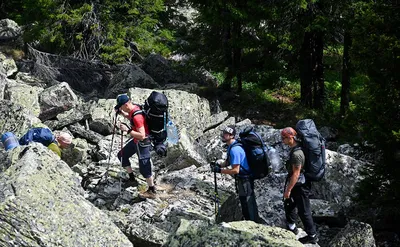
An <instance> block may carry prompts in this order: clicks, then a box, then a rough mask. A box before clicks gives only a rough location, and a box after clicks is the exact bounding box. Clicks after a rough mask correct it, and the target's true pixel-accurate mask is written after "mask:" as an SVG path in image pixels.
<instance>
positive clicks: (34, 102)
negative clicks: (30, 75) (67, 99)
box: [4, 81, 43, 117]
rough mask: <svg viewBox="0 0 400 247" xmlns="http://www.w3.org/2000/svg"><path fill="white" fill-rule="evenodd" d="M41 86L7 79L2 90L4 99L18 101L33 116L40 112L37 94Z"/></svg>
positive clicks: (40, 90) (41, 89)
mask: <svg viewBox="0 0 400 247" xmlns="http://www.w3.org/2000/svg"><path fill="white" fill-rule="evenodd" d="M42 91H43V88H40V87H36V86H30V85H26V84H21V83H17V82H15V81H9V82H8V83H7V86H6V87H5V91H4V99H6V100H10V101H13V102H15V103H18V104H20V105H22V106H23V107H25V108H26V109H28V110H29V111H31V112H32V113H33V115H34V116H35V117H38V116H39V114H40V105H39V94H40V93H41V92H42Z"/></svg>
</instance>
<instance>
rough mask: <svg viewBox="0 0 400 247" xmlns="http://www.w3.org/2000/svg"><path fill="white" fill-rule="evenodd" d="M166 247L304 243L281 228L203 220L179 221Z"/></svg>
mask: <svg viewBox="0 0 400 247" xmlns="http://www.w3.org/2000/svg"><path fill="white" fill-rule="evenodd" d="M167 246H170V247H178V246H179V247H190V246H193V247H194V246H265V247H275V246H276V247H277V246H282V247H289V246H291V247H295V246H298V247H300V246H303V245H302V244H301V243H300V242H298V241H297V240H296V238H295V236H294V235H293V233H291V232H289V231H286V230H283V229H281V228H274V227H268V226H263V225H260V224H256V223H254V222H251V221H238V222H231V223H225V224H222V225H211V224H208V223H207V222H202V221H194V222H193V221H186V220H182V221H181V224H180V226H179V228H178V230H177V231H176V234H175V235H173V236H172V237H171V238H170V239H169V241H168V243H167Z"/></svg>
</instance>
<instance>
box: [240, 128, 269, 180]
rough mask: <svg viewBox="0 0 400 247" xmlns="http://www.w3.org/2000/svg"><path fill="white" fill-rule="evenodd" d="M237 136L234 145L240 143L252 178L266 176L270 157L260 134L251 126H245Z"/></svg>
mask: <svg viewBox="0 0 400 247" xmlns="http://www.w3.org/2000/svg"><path fill="white" fill-rule="evenodd" d="M239 137H240V139H239V140H238V141H237V144H234V146H236V145H240V146H241V147H242V148H243V149H244V151H245V153H246V158H247V162H248V164H249V167H250V170H251V174H252V175H253V178H254V179H261V178H264V177H266V176H267V175H268V173H269V170H270V168H269V167H270V159H269V157H268V147H267V145H265V143H264V141H263V140H262V138H261V136H260V135H259V134H258V133H256V132H255V131H254V129H253V127H247V128H246V129H245V130H243V131H242V132H240V134H239Z"/></svg>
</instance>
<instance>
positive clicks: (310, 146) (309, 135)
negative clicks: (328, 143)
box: [296, 119, 326, 181]
mask: <svg viewBox="0 0 400 247" xmlns="http://www.w3.org/2000/svg"><path fill="white" fill-rule="evenodd" d="M296 131H297V135H298V138H299V139H300V142H301V145H300V146H301V149H302V150H303V152H304V155H305V165H304V170H305V171H304V176H305V178H306V179H307V180H308V181H321V179H322V178H323V177H324V175H325V163H326V156H325V139H324V138H323V137H322V136H321V134H320V133H319V132H318V130H317V127H316V126H315V124H314V121H313V120H312V119H303V120H300V121H298V122H297V124H296Z"/></svg>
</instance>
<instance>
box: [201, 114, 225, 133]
mask: <svg viewBox="0 0 400 247" xmlns="http://www.w3.org/2000/svg"><path fill="white" fill-rule="evenodd" d="M228 116H229V112H227V111H223V112H220V113H217V114H213V115H211V117H210V118H209V119H208V121H207V125H206V126H205V128H206V130H207V129H212V128H215V127H216V126H218V125H220V124H222V123H223V122H224V121H225V120H226V119H227V118H228Z"/></svg>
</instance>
